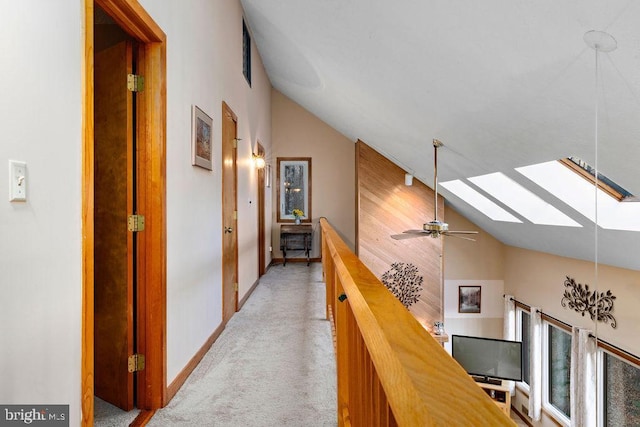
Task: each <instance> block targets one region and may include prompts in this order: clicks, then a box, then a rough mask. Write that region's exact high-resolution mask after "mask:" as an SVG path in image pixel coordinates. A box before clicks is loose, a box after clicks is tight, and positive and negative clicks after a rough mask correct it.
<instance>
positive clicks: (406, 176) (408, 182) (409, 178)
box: [404, 172, 413, 187]
mask: <svg viewBox="0 0 640 427" xmlns="http://www.w3.org/2000/svg"><path fill="white" fill-rule="evenodd" d="M404 185H406V186H407V187H411V186H412V185H413V174H410V173H409V172H407V173H405V174H404Z"/></svg>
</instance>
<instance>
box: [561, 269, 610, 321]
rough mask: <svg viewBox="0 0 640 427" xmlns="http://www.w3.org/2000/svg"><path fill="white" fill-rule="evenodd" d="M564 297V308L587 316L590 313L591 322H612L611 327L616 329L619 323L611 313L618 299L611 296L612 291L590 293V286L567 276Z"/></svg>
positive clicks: (562, 302)
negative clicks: (614, 301)
mask: <svg viewBox="0 0 640 427" xmlns="http://www.w3.org/2000/svg"><path fill="white" fill-rule="evenodd" d="M564 287H565V288H566V289H565V290H564V296H563V297H562V301H561V304H562V306H563V307H566V306H569V308H570V309H572V310H575V311H576V312H578V313H580V314H582V316H584V315H585V313H589V316H591V320H598V322H606V323H608V322H611V327H612V328H614V329H615V328H616V327H617V326H618V322H617V321H616V318H615V317H613V315H612V314H611V312H612V311H613V300H614V299H616V297H615V296H614V295H611V291H610V290H609V291H606V292H601V293H599V294H598V292H597V291H595V292H594V291H590V290H589V285H586V284H585V285H584V288H583V287H582V284H580V283H576V281H575V280H573V279H572V278H571V277H569V276H567V279H566V280H565V281H564Z"/></svg>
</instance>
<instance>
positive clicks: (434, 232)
mask: <svg viewBox="0 0 640 427" xmlns="http://www.w3.org/2000/svg"><path fill="white" fill-rule="evenodd" d="M442 145H443V144H442V142H440V141H439V140H437V139H434V140H433V159H434V172H433V191H434V203H433V206H434V213H433V221H429V222H427V223H426V224H423V225H422V230H407V231H405V232H403V233H402V234H393V235H392V236H391V238H393V239H396V240H404V239H413V238H414V237H424V236H431V237H433V238H434V239H435V238H438V237H440V236H453V237H458V238H460V239H465V240H471V241H475V239H472V238H470V237H464V236H461V234H478V232H477V231H453V230H449V224H447V223H446V222H442V221H438V148H439V147H442Z"/></svg>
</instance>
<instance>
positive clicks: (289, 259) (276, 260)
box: [271, 258, 322, 264]
mask: <svg viewBox="0 0 640 427" xmlns="http://www.w3.org/2000/svg"><path fill="white" fill-rule="evenodd" d="M321 261H322V258H309V262H321ZM290 262H307V259H306V258H287V263H290ZM271 264H284V258H273V259H272V260H271Z"/></svg>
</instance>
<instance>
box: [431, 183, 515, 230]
mask: <svg viewBox="0 0 640 427" xmlns="http://www.w3.org/2000/svg"><path fill="white" fill-rule="evenodd" d="M440 185H441V186H442V187H444V188H446V189H447V190H449V191H451V192H452V193H453V194H455V195H456V196H458V197H460V198H461V199H462V200H464V201H465V202H467V203H468V204H470V205H471V206H473V207H474V208H476V209H477V210H479V211H480V212H482V213H483V214H485V215H486V216H488V217H489V218H491V219H492V220H494V221H504V222H520V223H522V221H520V220H519V219H518V218H516V217H515V216H513V215H511V214H510V213H509V212H507V211H506V210H505V209H503V208H501V207H500V206H498V205H497V204H496V203H494V202H492V201H491V200H489V199H488V198H486V197H485V196H483V195H482V194H480V193H479V192H478V191H476V190H474V189H473V188H471V187H470V186H468V185H467V184H465V183H464V182H462V181H460V180H459V179H456V180H454V181H447V182H443V183H441V184H440Z"/></svg>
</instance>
